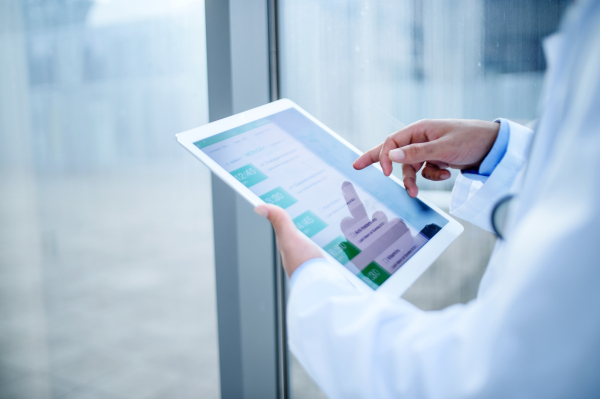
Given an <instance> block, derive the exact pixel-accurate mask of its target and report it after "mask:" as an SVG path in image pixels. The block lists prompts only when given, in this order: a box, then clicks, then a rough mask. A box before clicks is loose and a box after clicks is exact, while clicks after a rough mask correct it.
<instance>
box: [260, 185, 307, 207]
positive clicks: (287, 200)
mask: <svg viewBox="0 0 600 399" xmlns="http://www.w3.org/2000/svg"><path fill="white" fill-rule="evenodd" d="M260 199H262V200H263V201H265V202H266V203H267V204H273V205H277V206H280V207H282V208H283V209H285V208H287V207H289V206H292V205H294V204H295V203H296V202H298V200H297V199H296V198H294V197H292V196H291V194H290V193H288V192H287V191H285V190H284V189H283V188H281V187H277V188H274V189H273V190H271V191H269V192H267V193H265V194H263V195H261V196H260Z"/></svg>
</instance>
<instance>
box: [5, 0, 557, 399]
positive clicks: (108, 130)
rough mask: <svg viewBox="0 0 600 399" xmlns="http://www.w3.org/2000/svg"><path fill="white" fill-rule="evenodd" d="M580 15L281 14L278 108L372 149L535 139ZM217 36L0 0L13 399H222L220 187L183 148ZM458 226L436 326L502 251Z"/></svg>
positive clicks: (333, 4) (436, 9)
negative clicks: (445, 140)
mask: <svg viewBox="0 0 600 399" xmlns="http://www.w3.org/2000/svg"><path fill="white" fill-rule="evenodd" d="M567 4H568V0H537V1H536V0H509V1H500V0H460V1H452V2H447V1H443V0H405V1H369V0H364V1H355V0H327V1H325V0H280V1H278V2H277V5H278V10H279V14H278V23H279V26H278V33H279V37H278V40H279V64H280V66H279V67H280V79H279V80H280V82H279V83H280V89H281V94H282V96H283V97H287V98H290V99H292V100H293V101H295V102H297V103H298V104H299V105H300V106H302V107H303V108H305V109H306V110H308V111H309V112H311V113H312V114H313V115H315V116H316V117H317V118H319V119H321V120H322V121H323V122H324V123H325V124H327V125H328V126H329V127H331V128H332V129H333V130H335V131H336V132H338V133H340V134H341V135H343V136H344V137H345V138H347V139H348V140H349V141H350V142H352V143H353V144H355V145H356V146H357V147H359V148H360V149H361V150H366V149H369V148H370V147H372V146H374V145H376V144H378V143H379V142H380V141H381V140H383V138H385V137H386V136H387V135H388V134H390V133H392V132H393V131H395V130H397V129H399V128H401V127H402V126H405V125H407V124H410V123H412V122H414V121H416V120H418V119H421V118H477V119H486V120H492V119H494V118H496V117H500V116H501V117H505V118H509V119H513V120H516V121H519V122H522V123H527V122H529V121H531V120H533V119H535V117H536V111H537V106H538V102H539V98H540V96H541V93H542V89H543V74H544V71H545V69H546V63H545V59H544V56H543V52H542V45H541V42H542V38H543V37H545V36H547V35H548V34H550V33H552V32H553V31H555V30H556V29H557V27H558V26H559V22H560V17H561V15H562V13H563V12H564V9H565V7H566V6H567ZM205 36H206V34H205V19H204V2H203V1H202V0H0V398H166V397H177V398H188V397H189V398H216V397H219V396H220V391H219V384H220V383H219V364H218V343H217V324H216V303H215V280H214V253H213V238H212V210H211V191H210V174H209V172H208V170H207V169H206V168H204V167H203V166H202V165H201V164H200V162H198V161H196V160H195V159H194V158H193V157H191V156H190V155H189V154H187V153H185V152H184V150H183V149H182V148H180V147H179V146H178V145H177V143H176V142H175V140H174V134H175V133H178V132H180V131H183V130H186V129H190V128H193V127H196V126H199V125H202V124H204V123H207V122H208V105H207V74H206V43H205ZM420 183H421V184H422V187H423V188H424V189H426V192H424V195H425V196H428V197H429V198H430V199H432V200H433V201H434V202H435V203H437V204H438V205H439V206H441V207H442V208H445V209H447V207H448V202H449V196H450V191H449V190H450V189H451V187H452V181H448V182H442V183H431V182H424V181H422V182H420ZM461 223H463V225H465V233H464V234H463V235H462V236H461V238H460V239H459V240H457V241H456V242H455V243H454V244H453V245H452V246H451V247H450V248H449V249H448V250H447V251H446V253H444V255H442V257H441V258H440V259H438V261H436V263H435V264H434V265H433V266H432V267H431V268H430V269H429V270H428V271H427V272H426V273H425V274H424V275H423V276H422V278H421V279H420V280H419V281H418V282H417V283H416V284H415V285H414V286H413V287H412V288H411V289H410V290H409V291H408V292H407V293H406V294H405V295H404V297H405V298H406V299H408V300H410V301H411V302H413V303H415V304H416V305H417V306H419V307H421V308H423V309H440V308H443V307H445V306H448V305H450V304H453V303H457V302H467V301H469V300H471V299H472V298H474V296H475V294H476V291H477V285H478V283H479V279H480V278H481V275H482V273H483V271H484V269H485V265H486V263H487V259H488V258H489V255H490V252H491V250H492V248H493V245H494V240H495V239H494V237H493V236H492V235H491V234H489V233H486V232H483V231H481V230H479V229H478V228H476V227H474V226H471V225H469V224H468V223H466V222H464V221H461ZM291 365H292V367H291V375H290V377H291V396H292V397H294V398H315V397H320V396H322V393H320V391H319V389H318V387H316V386H315V385H314V383H313V382H312V381H311V379H310V377H308V376H307V375H306V374H305V373H304V371H303V370H302V368H301V367H300V366H299V365H298V364H297V363H296V362H295V361H294V360H293V359H292V361H291Z"/></svg>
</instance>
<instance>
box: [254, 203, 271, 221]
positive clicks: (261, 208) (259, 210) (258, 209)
mask: <svg viewBox="0 0 600 399" xmlns="http://www.w3.org/2000/svg"><path fill="white" fill-rule="evenodd" d="M254 212H256V213H258V214H259V215H260V216H262V217H264V218H266V217H268V216H269V211H268V210H267V208H265V207H264V206H260V205H259V206H257V207H256V208H254Z"/></svg>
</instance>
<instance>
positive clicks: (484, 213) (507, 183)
mask: <svg viewBox="0 0 600 399" xmlns="http://www.w3.org/2000/svg"><path fill="white" fill-rule="evenodd" d="M498 121H500V123H501V125H505V126H506V127H507V130H508V131H507V133H508V146H507V148H506V153H505V154H504V156H503V157H502V159H501V160H500V163H498V165H497V166H496V167H495V168H494V170H493V172H492V173H491V175H490V176H489V177H488V178H487V179H477V178H474V176H470V175H469V174H468V173H462V174H460V175H459V176H458V177H457V179H456V182H455V184H454V189H453V190H452V199H451V201H450V213H451V214H452V215H454V216H456V217H459V218H461V219H464V220H467V221H469V222H471V223H473V224H475V225H477V226H479V227H481V228H484V229H486V230H488V231H492V225H491V213H492V210H493V208H494V206H495V205H496V203H497V202H498V201H499V200H501V199H502V198H504V197H505V196H507V195H509V194H511V193H513V192H514V189H515V183H516V182H517V181H518V177H519V175H520V173H521V171H522V170H523V168H524V166H525V163H526V160H527V156H528V154H529V148H530V145H531V141H532V139H533V131H532V130H531V129H529V128H527V127H525V126H522V125H519V124H518V123H515V122H512V121H509V120H507V119H498ZM501 129H502V126H501Z"/></svg>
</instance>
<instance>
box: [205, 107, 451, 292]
mask: <svg viewBox="0 0 600 399" xmlns="http://www.w3.org/2000/svg"><path fill="white" fill-rule="evenodd" d="M194 144H195V145H196V146H197V147H198V148H199V149H201V150H202V151H203V152H204V153H205V154H207V155H208V156H209V157H210V158H212V159H213V160H214V161H215V162H217V163H218V164H219V165H221V166H222V167H223V168H224V169H225V170H226V171H228V172H229V173H231V174H232V175H233V176H234V177H235V178H236V179H237V180H239V181H240V182H241V183H242V184H244V185H245V186H246V187H248V188H249V189H250V190H251V191H252V192H254V193H255V194H256V195H258V196H259V197H260V198H262V199H263V200H264V201H265V202H267V203H270V204H275V205H278V206H280V207H282V208H283V209H285V210H286V211H287V213H288V214H289V215H290V216H291V217H292V219H293V220H294V223H295V224H296V226H297V227H298V229H300V230H301V231H302V232H303V233H304V234H306V235H307V236H308V237H309V238H310V239H312V240H313V241H314V242H315V243H316V244H317V245H319V246H320V247H321V248H323V249H324V250H325V251H326V252H328V253H329V254H330V255H331V256H332V257H333V258H335V259H336V260H337V261H338V262H340V263H341V264H342V265H344V266H345V267H346V268H348V269H349V270H350V271H351V272H352V273H354V274H355V275H357V276H358V277H359V278H360V279H362V280H363V281H365V282H366V283H367V285H369V286H370V287H371V288H373V289H377V288H378V287H379V286H380V285H381V284H382V283H383V282H384V281H385V280H387V279H388V278H389V277H390V276H391V275H392V274H393V273H395V272H396V271H398V270H399V269H400V268H401V267H402V265H404V264H405V263H406V262H407V261H408V260H409V259H410V258H411V257H412V256H413V255H414V254H415V253H416V252H417V251H418V250H419V249H420V248H422V247H423V246H424V245H425V243H427V241H428V240H430V239H431V238H432V237H433V236H434V235H435V234H436V233H437V232H438V231H440V230H441V228H442V227H444V225H445V224H446V223H447V222H448V221H447V220H446V219H445V218H444V217H442V216H441V215H439V214H438V213H436V212H435V211H434V210H433V209H431V208H429V207H428V206H427V205H426V204H425V203H423V202H422V201H420V200H418V199H415V198H411V197H409V196H408V194H407V193H406V191H405V190H404V188H403V187H402V186H400V185H399V184H397V183H396V182H394V181H392V180H391V179H390V178H387V177H385V176H384V175H383V173H382V172H381V171H380V170H378V169H376V168H375V167H373V166H369V167H367V168H365V169H363V170H361V171H357V170H355V169H354V168H353V167H352V163H353V162H354V160H355V159H356V158H357V157H358V155H357V154H356V153H355V152H354V151H352V150H351V149H350V148H348V147H347V146H345V145H344V144H343V143H341V142H340V141H339V140H337V139H336V138H335V137H333V136H331V135H330V134H329V133H327V132H326V131H325V130H323V129H322V128H321V127H319V126H318V125H317V124H316V123H314V122H313V121H311V120H310V119H309V118H307V117H306V116H304V115H303V114H302V113H300V112H299V111H298V110H296V109H295V108H290V109H287V110H285V111H281V112H279V113H276V114H273V115H271V116H268V117H266V118H263V119H259V120H256V121H253V122H250V123H248V124H246V125H242V126H239V127H237V128H235V129H232V130H228V131H225V132H223V133H219V134H216V135H214V136H211V137H208V138H206V139H203V140H200V141H197V142H195V143H194Z"/></svg>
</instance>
